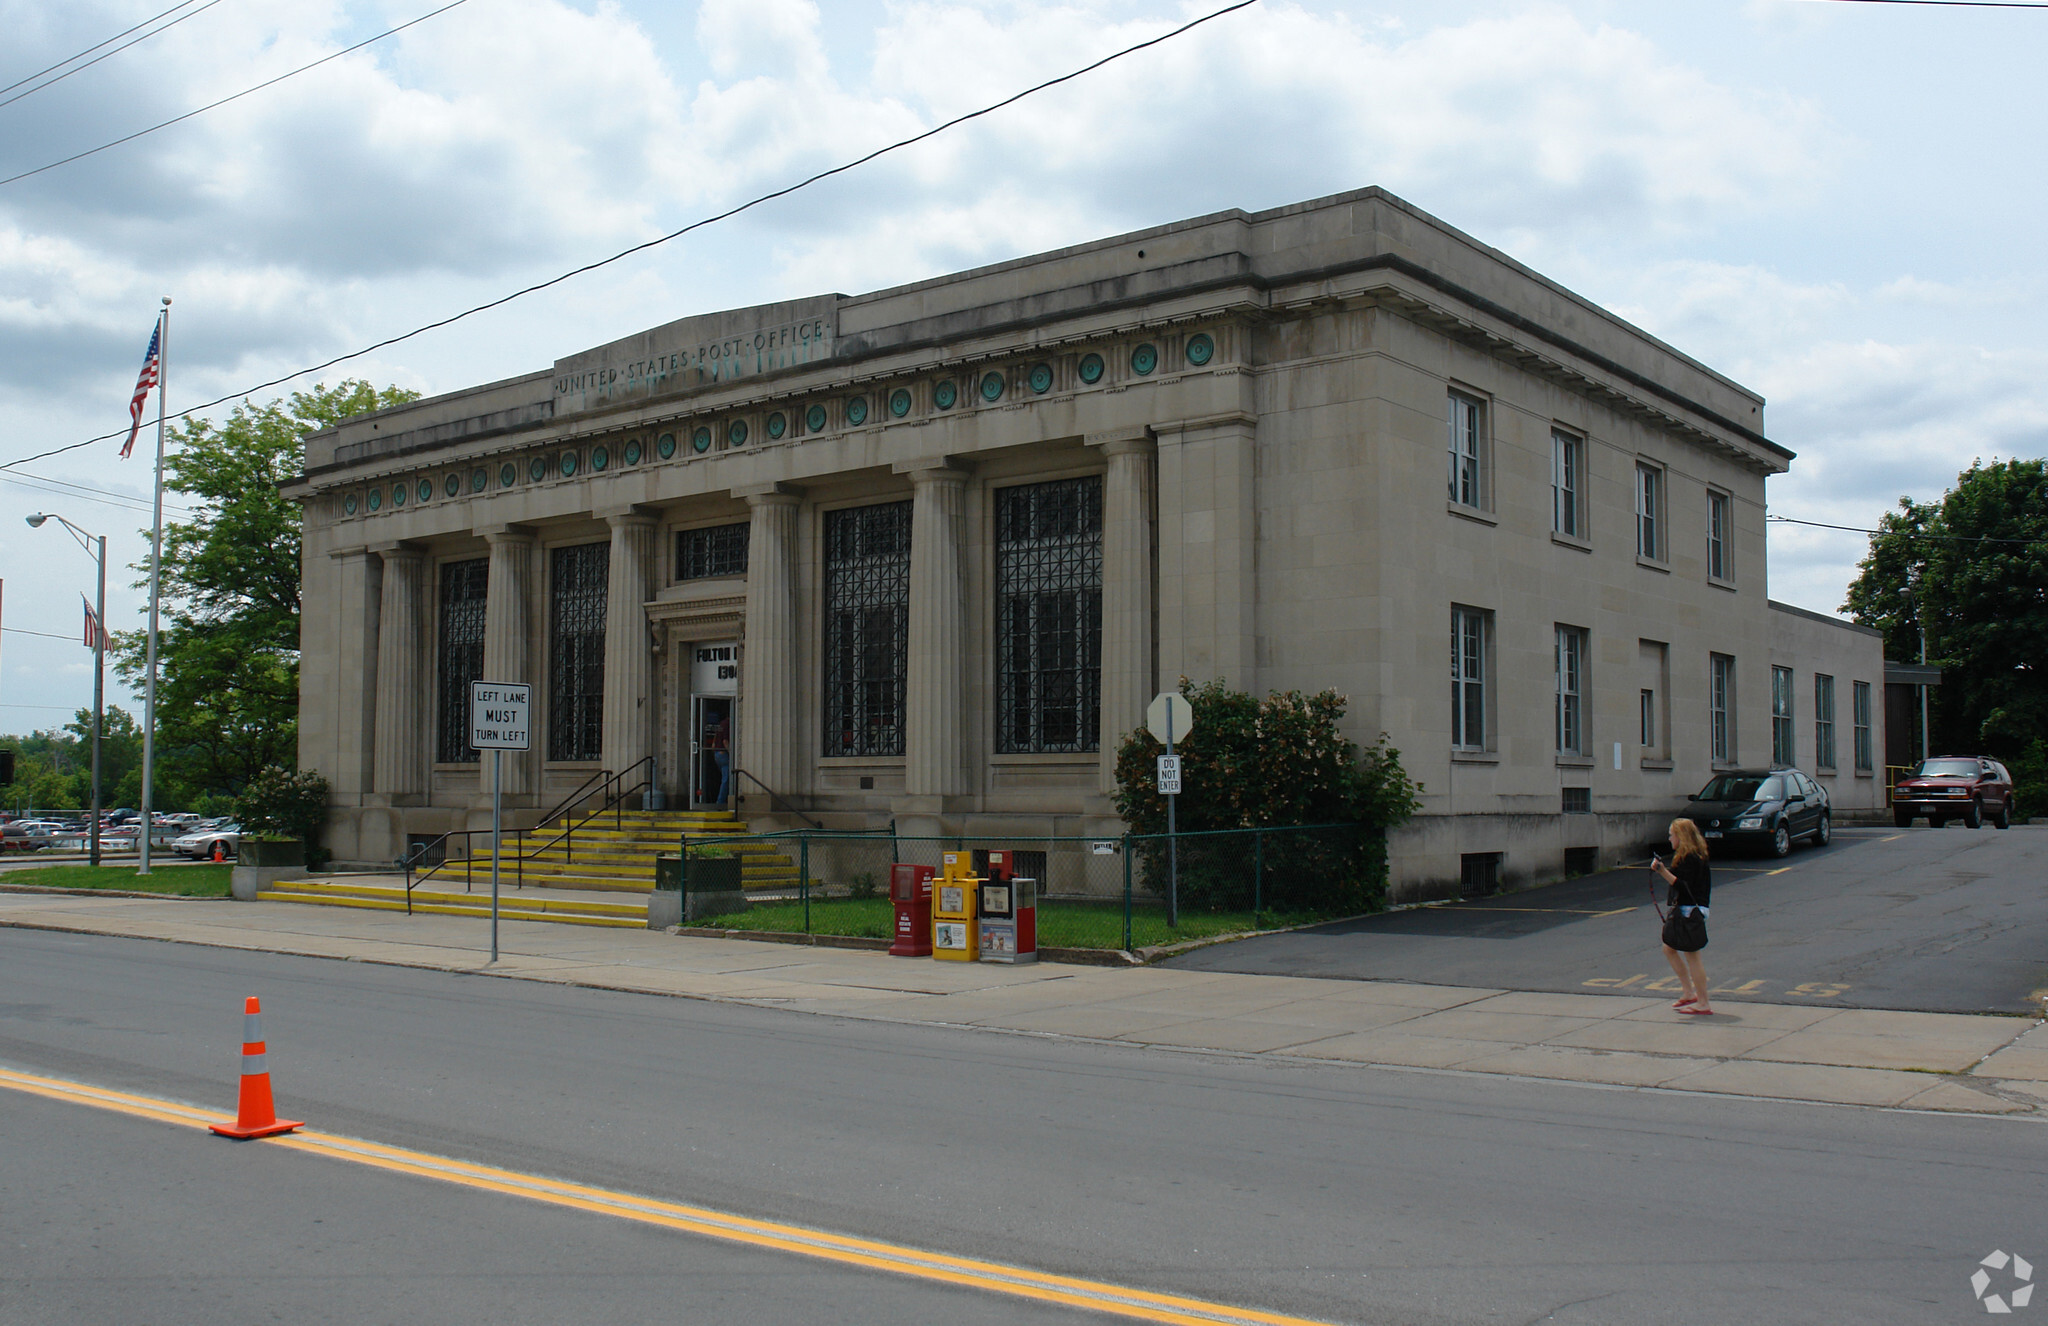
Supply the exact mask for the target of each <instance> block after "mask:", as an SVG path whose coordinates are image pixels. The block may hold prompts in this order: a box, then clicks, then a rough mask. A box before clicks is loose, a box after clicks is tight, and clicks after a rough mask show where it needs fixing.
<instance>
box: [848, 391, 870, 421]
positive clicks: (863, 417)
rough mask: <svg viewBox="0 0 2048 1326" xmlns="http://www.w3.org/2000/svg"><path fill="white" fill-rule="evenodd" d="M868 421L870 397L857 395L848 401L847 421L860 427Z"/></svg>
mask: <svg viewBox="0 0 2048 1326" xmlns="http://www.w3.org/2000/svg"><path fill="white" fill-rule="evenodd" d="M867 421H868V398H867V397H865V396H855V397H854V398H853V399H852V400H850V401H848V402H847V403H846V422H848V423H850V424H852V425H853V426H854V427H855V428H859V427H860V426H861V425H862V424H864V423H866V422H867Z"/></svg>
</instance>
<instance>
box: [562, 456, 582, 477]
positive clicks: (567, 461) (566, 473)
mask: <svg viewBox="0 0 2048 1326" xmlns="http://www.w3.org/2000/svg"><path fill="white" fill-rule="evenodd" d="M559 463H560V465H561V467H562V477H563V478H564V479H566V478H569V477H570V476H571V475H573V474H575V473H576V467H577V466H578V465H579V464H581V462H580V461H579V460H578V459H577V458H576V453H575V452H573V451H565V452H563V453H562V459H561V461H560V462H559Z"/></svg>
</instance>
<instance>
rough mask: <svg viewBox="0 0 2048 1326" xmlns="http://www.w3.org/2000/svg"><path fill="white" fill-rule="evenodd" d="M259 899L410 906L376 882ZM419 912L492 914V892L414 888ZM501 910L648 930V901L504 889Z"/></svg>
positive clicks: (401, 892) (286, 887)
mask: <svg viewBox="0 0 2048 1326" xmlns="http://www.w3.org/2000/svg"><path fill="white" fill-rule="evenodd" d="M256 897H257V900H258V901H260V902H295V903H303V904H308V905H312V906H319V907H358V908H368V909H371V910H376V911H399V912H402V911H404V910H406V902H405V889H404V888H403V887H402V886H401V887H387V886H382V885H372V884H336V883H328V882H323V881H316V880H301V881H294V882H291V883H286V884H280V885H278V886H277V887H275V888H272V889H267V890H264V891H262V892H260V893H258V894H257V895H256ZM412 911H413V913H414V914H415V915H419V914H425V915H429V916H470V917H482V918H488V917H489V916H490V914H491V900H490V895H489V894H475V893H451V892H448V891H446V890H443V889H421V888H415V889H414V890H413V894H412ZM498 915H499V917H500V919H502V920H508V921H549V922H554V923H557V924H561V925H597V926H615V927H632V928H636V929H645V928H646V926H647V905H646V904H645V903H624V902H606V901H599V900H596V899H585V898H573V897H571V898H564V897H559V896H547V897H542V896H532V895H521V894H516V893H514V894H506V893H504V892H503V891H502V889H501V891H500V894H499V899H498Z"/></svg>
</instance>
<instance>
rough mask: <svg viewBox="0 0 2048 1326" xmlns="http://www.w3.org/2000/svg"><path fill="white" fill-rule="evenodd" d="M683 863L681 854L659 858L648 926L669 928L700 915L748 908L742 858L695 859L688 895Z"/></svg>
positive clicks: (654, 928) (730, 912) (728, 913)
mask: <svg viewBox="0 0 2048 1326" xmlns="http://www.w3.org/2000/svg"><path fill="white" fill-rule="evenodd" d="M682 864H683V863H682V859H681V858H680V857H674V856H664V857H657V858H656V859H655V862H654V892H653V893H652V894H650V895H649V896H648V899H647V928H648V929H650V930H666V929H667V928H668V927H670V926H672V925H688V924H690V923H691V922H693V921H696V920H697V919H699V918H700V917H705V916H728V915H731V914H732V913H733V912H743V911H745V910H747V895H746V894H745V893H743V892H741V890H740V861H739V858H738V857H712V858H708V859H695V858H693V859H692V860H691V861H690V881H689V883H690V887H689V892H688V893H687V894H685V893H684V891H683V889H682V882H683V879H682Z"/></svg>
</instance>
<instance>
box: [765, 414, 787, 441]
mask: <svg viewBox="0 0 2048 1326" xmlns="http://www.w3.org/2000/svg"><path fill="white" fill-rule="evenodd" d="M788 431H789V420H788V419H787V418H785V417H784V416H783V413H782V411H780V410H777V411H776V412H775V413H774V414H771V415H769V416H768V436H769V437H770V438H771V439H772V440H774V441H777V442H780V441H781V440H782V435H783V434H784V433H787V432H788Z"/></svg>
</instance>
